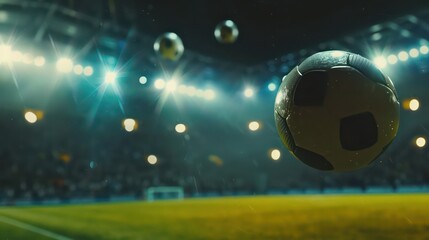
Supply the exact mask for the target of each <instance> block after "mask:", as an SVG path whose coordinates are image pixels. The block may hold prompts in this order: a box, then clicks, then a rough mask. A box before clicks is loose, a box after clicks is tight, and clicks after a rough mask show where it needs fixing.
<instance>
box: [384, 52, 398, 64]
mask: <svg viewBox="0 0 429 240" xmlns="http://www.w3.org/2000/svg"><path fill="white" fill-rule="evenodd" d="M387 62H388V63H389V64H392V65H393V64H396V63H397V62H398V58H397V57H396V56H395V55H393V54H392V55H389V56H388V57H387Z"/></svg>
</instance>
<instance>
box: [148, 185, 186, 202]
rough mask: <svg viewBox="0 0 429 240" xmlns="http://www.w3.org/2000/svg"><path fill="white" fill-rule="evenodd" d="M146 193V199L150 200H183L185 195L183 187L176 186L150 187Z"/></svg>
mask: <svg viewBox="0 0 429 240" xmlns="http://www.w3.org/2000/svg"><path fill="white" fill-rule="evenodd" d="M145 193H146V200H147V201H150V202H152V201H156V200H172V199H177V200H181V199H183V198H184V197H185V191H184V190H183V187H176V186H163V187H150V188H147V189H146V191H145Z"/></svg>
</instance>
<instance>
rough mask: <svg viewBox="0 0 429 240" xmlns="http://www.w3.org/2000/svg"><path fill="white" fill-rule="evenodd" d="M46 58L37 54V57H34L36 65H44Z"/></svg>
mask: <svg viewBox="0 0 429 240" xmlns="http://www.w3.org/2000/svg"><path fill="white" fill-rule="evenodd" d="M45 62H46V60H45V58H44V57H43V56H37V57H36V58H34V65H36V66H37V67H42V66H43V65H45Z"/></svg>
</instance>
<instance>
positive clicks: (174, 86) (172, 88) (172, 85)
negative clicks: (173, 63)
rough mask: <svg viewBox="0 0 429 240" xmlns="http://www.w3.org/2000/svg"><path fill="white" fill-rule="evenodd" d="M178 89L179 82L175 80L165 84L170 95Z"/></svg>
mask: <svg viewBox="0 0 429 240" xmlns="http://www.w3.org/2000/svg"><path fill="white" fill-rule="evenodd" d="M176 89H177V81H176V80H175V79H171V80H170V81H168V82H167V83H166V84H165V90H166V91H167V92H169V93H172V92H174V91H176Z"/></svg>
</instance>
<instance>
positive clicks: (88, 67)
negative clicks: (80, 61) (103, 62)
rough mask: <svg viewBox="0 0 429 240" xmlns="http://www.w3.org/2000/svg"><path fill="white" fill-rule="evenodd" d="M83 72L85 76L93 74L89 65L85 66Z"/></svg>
mask: <svg viewBox="0 0 429 240" xmlns="http://www.w3.org/2000/svg"><path fill="white" fill-rule="evenodd" d="M83 74H84V75H85V76H87V77H89V76H91V75H92V74H94V69H93V68H92V67H91V66H86V67H85V68H84V69H83Z"/></svg>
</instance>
